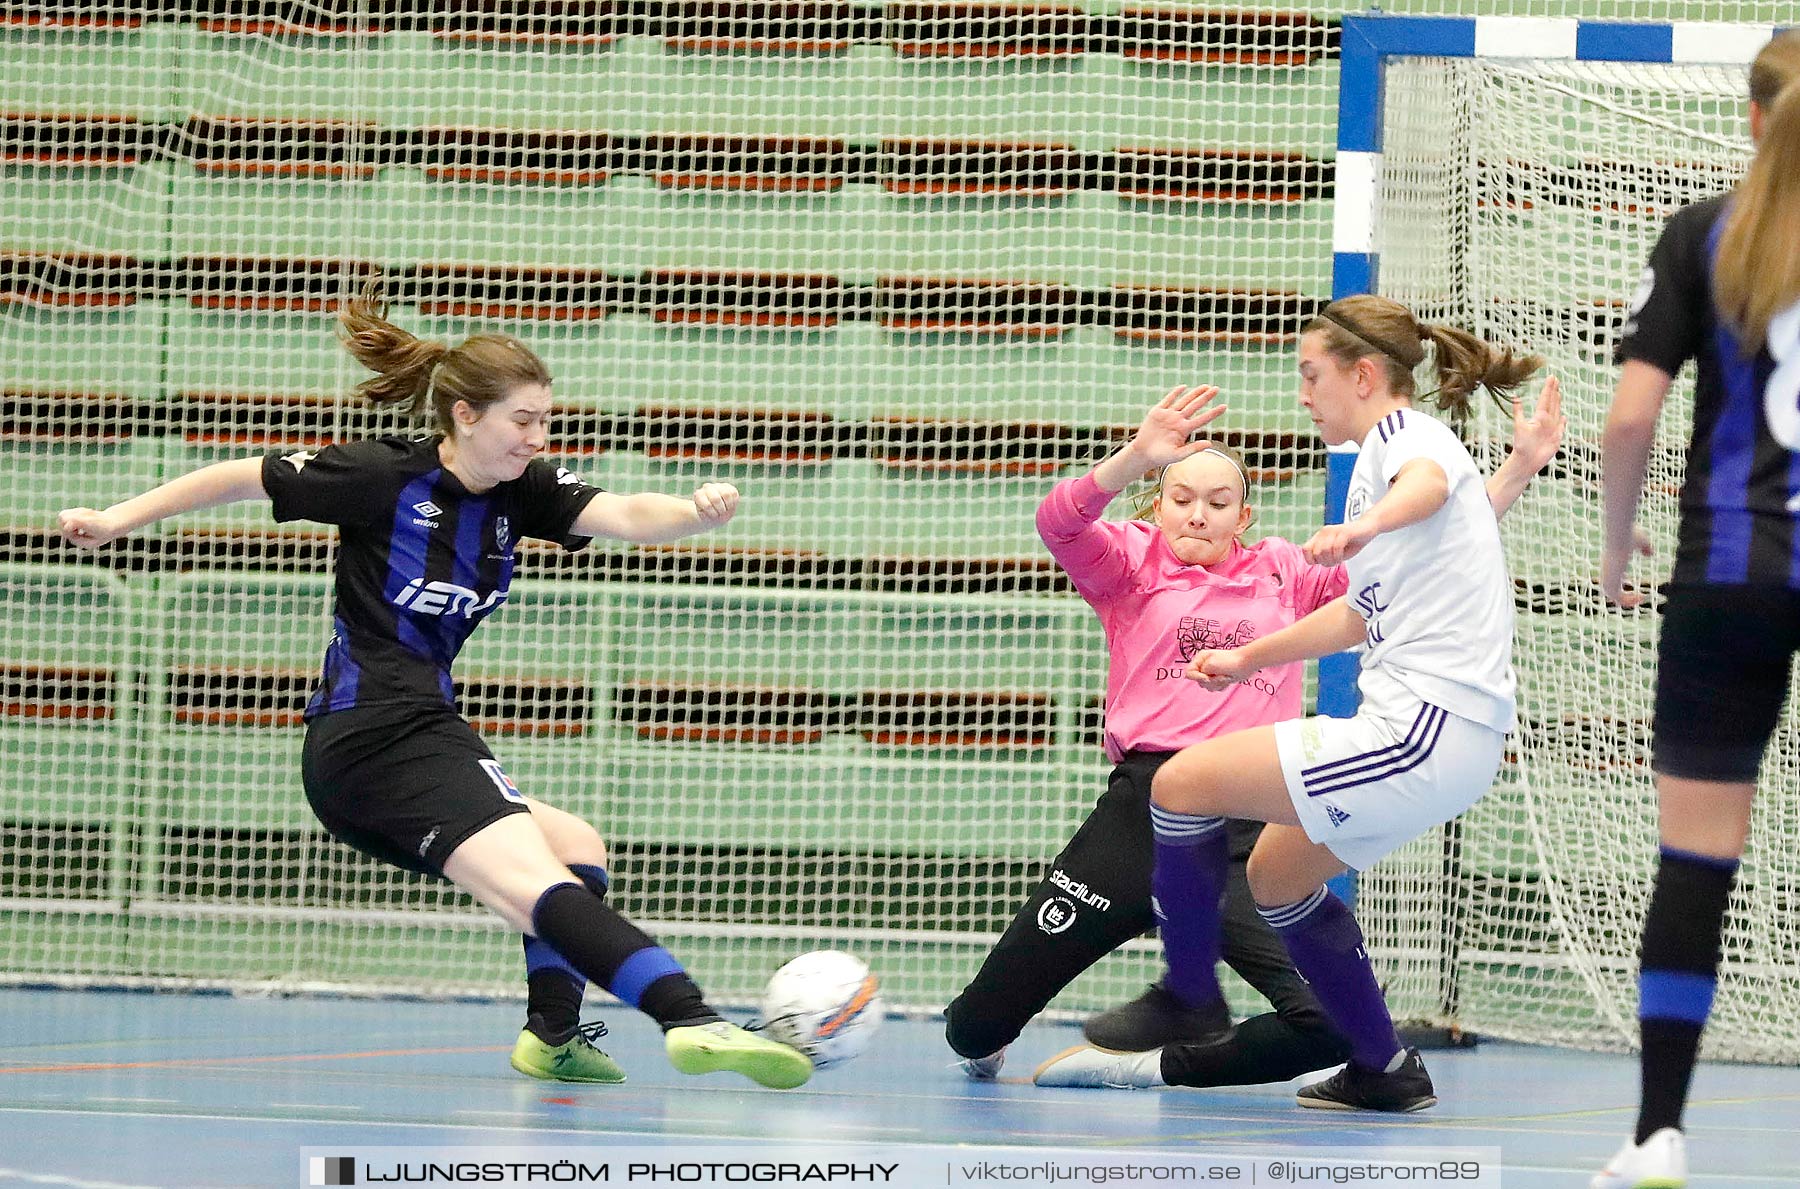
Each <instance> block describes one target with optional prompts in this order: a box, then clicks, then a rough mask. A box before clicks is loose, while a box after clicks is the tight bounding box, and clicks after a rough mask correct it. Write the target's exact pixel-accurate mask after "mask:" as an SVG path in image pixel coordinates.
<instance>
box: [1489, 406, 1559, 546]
mask: <svg viewBox="0 0 1800 1189" xmlns="http://www.w3.org/2000/svg"><path fill="white" fill-rule="evenodd" d="M1512 413H1513V448H1512V453H1511V454H1508V455H1507V456H1506V461H1505V462H1502V463H1501V464H1500V467H1499V469H1498V470H1496V471H1495V472H1494V473H1493V474H1492V475H1489V476H1488V481H1487V495H1488V503H1490V504H1492V505H1493V506H1494V519H1495V520H1499V519H1500V518H1501V517H1503V516H1505V515H1506V510H1507V509H1508V508H1510V507H1512V506H1513V502H1514V501H1515V500H1517V499H1518V498H1519V496H1520V494H1521V493H1522V492H1524V490H1525V488H1526V487H1527V486H1528V485H1529V484H1530V483H1531V481H1532V480H1533V479H1534V478H1536V477H1537V474H1538V472H1539V471H1541V470H1543V469H1544V468H1545V467H1547V466H1549V465H1550V460H1551V459H1552V458H1555V457H1556V452H1557V451H1558V450H1559V449H1561V448H1562V441H1563V431H1564V430H1566V429H1567V428H1568V425H1569V419H1568V418H1567V417H1565V416H1563V411H1562V382H1561V381H1560V380H1558V379H1557V378H1556V377H1555V376H1550V377H1549V378H1547V379H1546V380H1545V381H1544V386H1543V388H1541V389H1539V390H1538V398H1537V404H1536V405H1535V406H1534V407H1533V408H1532V410H1531V415H1530V416H1529V417H1527V416H1526V415H1525V406H1524V405H1523V404H1522V403H1521V402H1520V400H1519V398H1518V397H1517V396H1515V397H1513V398H1512Z"/></svg>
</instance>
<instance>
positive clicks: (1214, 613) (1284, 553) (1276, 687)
mask: <svg viewBox="0 0 1800 1189" xmlns="http://www.w3.org/2000/svg"><path fill="white" fill-rule="evenodd" d="M1112 498H1113V497H1112V495H1111V494H1109V493H1107V492H1105V491H1102V490H1101V489H1100V485H1099V484H1098V483H1096V482H1094V476H1093V474H1092V473H1091V472H1090V473H1089V474H1086V475H1082V476H1080V477H1079V478H1075V479H1065V480H1063V481H1062V482H1061V483H1058V484H1057V485H1056V486H1055V487H1054V488H1052V489H1051V490H1050V494H1049V495H1047V496H1045V497H1044V502H1043V503H1042V504H1040V505H1039V506H1038V514H1037V527H1038V535H1039V536H1041V537H1042V538H1043V539H1044V544H1045V545H1048V546H1049V547H1050V553H1051V555H1052V556H1054V557H1055V558H1056V561H1057V564H1058V565H1060V566H1062V568H1063V570H1064V571H1065V572H1067V574H1068V575H1069V577H1070V578H1071V579H1072V580H1073V581H1074V583H1075V589H1076V590H1078V591H1080V592H1081V597H1082V598H1084V599H1086V600H1087V601H1088V605H1089V606H1091V607H1093V609H1094V613H1095V614H1096V615H1098V616H1099V617H1100V622H1101V624H1102V625H1103V626H1104V627H1105V628H1106V647H1107V652H1108V654H1109V657H1110V659H1109V662H1108V665H1107V673H1106V754H1107V755H1108V756H1109V757H1110V758H1111V759H1113V760H1114V761H1115V762H1116V761H1117V760H1118V759H1119V758H1120V757H1121V756H1123V755H1124V754H1125V753H1126V752H1128V751H1133V750H1143V751H1179V750H1180V749H1181V748H1183V747H1187V746H1188V745H1190V744H1194V743H1199V742H1201V741H1203V740H1206V739H1211V738H1214V737H1216V736H1219V735H1223V734H1225V733H1226V732H1228V731H1236V730H1241V729H1243V728H1245V727H1259V726H1264V725H1267V724H1269V723H1276V722H1281V721H1282V720H1284V719H1289V718H1298V717H1300V714H1301V693H1302V685H1303V683H1304V679H1305V665H1304V664H1301V663H1295V664H1291V665H1283V666H1281V667H1279V668H1269V669H1264V670H1262V671H1261V672H1260V673H1257V674H1256V675H1255V676H1254V677H1252V678H1250V680H1248V681H1244V682H1239V683H1238V684H1237V685H1234V686H1232V687H1231V688H1230V689H1228V690H1225V691H1223V692H1222V693H1211V692H1209V691H1207V690H1204V689H1202V688H1201V687H1200V686H1199V685H1198V684H1196V683H1194V682H1192V681H1189V680H1187V679H1186V678H1184V677H1183V676H1182V672H1183V671H1184V670H1185V669H1186V668H1187V662H1188V660H1189V658H1191V657H1192V656H1193V655H1194V654H1195V653H1196V652H1199V651H1201V650H1202V649H1207V648H1235V647H1237V646H1238V645H1241V644H1247V643H1249V642H1250V641H1251V640H1254V639H1256V638H1258V637H1260V636H1266V635H1268V634H1269V633H1270V632H1273V631H1278V630H1279V629H1281V628H1284V627H1287V626H1288V625H1289V624H1291V623H1293V622H1295V621H1296V620H1299V619H1301V618H1303V617H1305V616H1306V615H1309V614H1311V613H1312V612H1313V611H1315V610H1317V609H1318V608H1319V607H1321V606H1323V605H1324V604H1326V603H1329V602H1330V601H1331V600H1332V599H1335V598H1337V597H1338V596H1339V595H1341V594H1343V593H1344V589H1345V578H1344V571H1343V569H1342V568H1341V567H1338V566H1315V565H1312V564H1311V563H1309V562H1308V561H1307V560H1306V559H1305V558H1304V557H1303V556H1301V553H1300V547H1299V546H1298V545H1295V544H1294V543H1293V542H1291V541H1284V540H1282V539H1281V538H1279V537H1266V538H1264V539H1263V540H1261V541H1258V542H1256V544H1254V545H1249V546H1244V545H1233V546H1232V550H1231V553H1230V554H1229V555H1228V556H1227V557H1226V558H1225V560H1224V561H1222V562H1220V563H1219V564H1218V565H1215V566H1212V567H1210V568H1208V567H1204V566H1197V565H1188V564H1186V563H1185V562H1182V561H1181V560H1180V559H1178V558H1177V557H1176V556H1175V554H1174V553H1173V552H1172V551H1171V550H1170V549H1169V543H1168V541H1167V540H1166V539H1164V537H1163V535H1162V530H1161V529H1159V528H1157V527H1156V526H1155V525H1154V524H1149V523H1147V522H1145V521H1141V520H1133V521H1126V522H1124V523H1115V522H1111V521H1104V520H1101V519H1100V514H1101V513H1102V512H1104V511H1105V510H1106V505H1107V504H1109V503H1110V502H1112Z"/></svg>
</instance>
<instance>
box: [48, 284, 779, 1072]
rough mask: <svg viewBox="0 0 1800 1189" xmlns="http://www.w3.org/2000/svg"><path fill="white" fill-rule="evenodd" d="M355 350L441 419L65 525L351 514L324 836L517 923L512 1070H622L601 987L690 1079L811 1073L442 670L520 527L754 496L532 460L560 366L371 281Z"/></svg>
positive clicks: (325, 760)
mask: <svg viewBox="0 0 1800 1189" xmlns="http://www.w3.org/2000/svg"><path fill="white" fill-rule="evenodd" d="M339 320H340V324H341V328H342V337H343V340H344V343H345V346H346V347H347V348H348V349H349V351H350V353H351V354H352V355H354V356H355V357H356V358H357V359H358V360H359V361H360V362H361V363H362V364H363V365H364V366H366V367H368V368H369V369H370V370H371V371H374V372H376V373H378V374H377V375H376V377H375V378H374V379H371V380H369V381H367V382H365V383H364V384H362V385H361V386H360V387H359V388H358V390H357V391H358V392H359V393H360V394H361V395H362V396H364V397H366V398H367V399H369V400H371V401H374V402H376V403H378V404H397V405H401V406H403V407H405V408H406V409H407V411H409V412H412V413H414V414H421V413H423V414H426V415H428V416H429V417H430V418H431V420H432V423H433V430H434V432H430V433H425V434H422V435H419V436H416V437H412V438H405V437H391V438H379V439H372V440H367V441H359V442H350V443H345V444H341V445H333V446H328V447H325V448H323V449H320V450H317V451H312V450H294V451H285V452H284V451H276V452H273V453H270V454H268V455H266V456H264V457H259V458H245V459H239V460H235V461H231V462H222V463H217V464H214V465H212V466H208V467H204V468H201V469H200V470H197V471H194V472H192V473H190V474H187V475H183V476H181V477H180V478H177V479H174V480H172V481H170V482H168V483H165V484H163V485H162V486H161V487H158V488H156V489H155V490H153V491H150V492H147V493H145V494H143V495H140V496H137V497H135V498H133V499H129V500H126V501H124V502H123V503H119V504H115V505H114V506H112V507H110V508H107V509H105V510H103V511H96V510H94V509H91V508H70V509H66V510H65V511H63V512H62V513H60V515H59V518H58V519H59V524H60V528H61V531H62V533H63V535H64V537H66V538H67V539H68V540H69V541H70V542H72V543H73V544H75V545H77V546H80V547H83V548H96V547H98V546H100V545H104V544H106V543H107V542H109V541H112V540H116V539H118V538H119V537H123V536H125V535H126V534H128V533H131V532H133V531H135V530H137V529H139V528H142V527H143V526H145V525H147V524H151V523H154V522H155V521H158V520H161V519H163V518H165V517H168V516H174V515H177V514H179V513H182V512H188V511H193V510H195V509H198V508H207V507H213V506H216V505H219V504H224V503H229V502H231V501H235V500H247V499H267V500H269V501H270V502H271V504H272V506H273V510H274V515H275V518H276V519H277V520H282V521H287V520H299V519H305V520H315V521H319V522H322V523H326V524H334V525H337V526H338V528H339V531H340V546H339V549H338V554H337V563H336V575H335V578H336V582H335V585H336V606H335V608H334V612H333V628H334V631H333V634H332V637H331V640H330V641H329V643H328V644H327V645H326V648H325V661H324V667H323V672H322V674H321V677H320V680H319V684H318V687H317V689H316V690H315V692H314V693H313V696H312V700H311V702H310V703H309V704H308V706H307V708H306V723H307V729H306V745H305V750H304V753H303V759H302V777H303V781H304V784H305V787H306V795H307V799H308V800H309V801H310V802H311V803H312V807H313V811H314V812H315V813H316V814H317V815H318V817H319V820H320V822H322V823H323V824H324V826H325V828H326V829H327V830H329V831H330V832H331V833H332V834H333V835H334V836H336V837H337V838H339V839H341V840H342V841H344V842H346V843H348V844H349V845H351V846H353V847H355V848H357V849H358V850H360V851H363V852H364V853H365V854H369V855H372V856H374V857H376V858H378V859H381V860H384V861H386V862H388V863H391V864H393V865H394V866H397V867H402V868H405V869H407V870H409V871H419V872H424V873H427V874H431V875H439V876H442V877H444V878H446V879H449V880H450V881H451V882H453V883H455V884H456V885H457V886H458V887H460V888H462V889H463V890H464V891H466V892H468V893H469V894H470V895H472V896H474V897H475V898H476V899H477V900H479V901H481V902H482V903H483V904H485V905H487V906H488V907H489V908H491V909H492V910H494V911H495V912H496V913H498V914H499V915H500V916H501V917H503V918H504V919H505V920H506V921H507V922H508V923H509V924H511V925H512V926H513V927H515V928H517V929H519V930H520V931H521V932H522V933H523V934H524V935H525V957H526V966H527V972H528V975H527V979H528V987H529V1004H528V1008H527V1011H528V1019H527V1025H526V1027H525V1030H524V1031H523V1032H521V1033H520V1036H519V1039H518V1042H517V1044H516V1045H515V1046H514V1049H513V1055H512V1063H513V1066H514V1067H515V1068H516V1069H518V1070H520V1071H521V1072H523V1073H528V1074H531V1075H532V1076H535V1077H541V1078H554V1079H558V1080H566V1081H585V1082H617V1081H622V1080H623V1079H624V1074H623V1073H622V1072H621V1071H620V1070H619V1068H618V1066H617V1065H616V1064H615V1063H614V1062H613V1061H612V1059H611V1058H610V1057H608V1056H606V1054H604V1053H602V1052H600V1051H599V1050H598V1049H596V1048H594V1047H593V1045H592V1043H591V1037H592V1034H593V1032H594V1031H595V1029H594V1028H592V1027H590V1028H589V1029H587V1030H583V1029H581V1028H580V1027H579V1013H580V1006H581V996H582V992H583V990H584V989H585V985H586V981H587V980H592V981H594V982H596V983H598V984H600V985H601V986H603V987H605V988H606V989H607V990H608V991H610V992H612V993H613V994H614V995H615V996H617V997H618V998H619V999H620V1000H622V1001H623V1002H625V1003H627V1004H629V1005H631V1006H633V1007H636V1008H637V1009H639V1010H640V1011H642V1012H644V1013H645V1014H647V1015H649V1016H650V1017H651V1018H653V1019H654V1020H656V1022H657V1023H658V1024H660V1025H661V1026H662V1028H663V1030H664V1034H665V1048H666V1050H667V1052H668V1054H669V1058H670V1060H671V1061H672V1062H673V1063H674V1065H675V1067H676V1068H677V1069H679V1070H681V1071H682V1072H684V1073H708V1072H713V1071H715V1070H734V1071H736V1072H739V1073H742V1074H744V1075H745V1076H747V1077H750V1078H752V1079H754V1080H755V1081H757V1082H760V1083H762V1084H763V1085H766V1086H774V1087H782V1088H785V1087H791V1086H797V1085H800V1084H802V1083H803V1082H805V1081H806V1080H807V1078H808V1077H809V1076H810V1075H811V1073H812V1064H811V1062H810V1061H809V1060H808V1059H807V1058H806V1056H805V1055H804V1054H802V1053H800V1052H799V1051H798V1050H795V1049H793V1048H789V1047H788V1046H785V1045H780V1044H776V1043H774V1042H772V1041H769V1040H765V1039H764V1038H762V1037H759V1036H753V1035H751V1034H750V1033H748V1032H745V1031H744V1030H743V1029H741V1028H738V1027H736V1026H734V1025H732V1024H729V1023H727V1022H725V1021H724V1020H723V1019H721V1018H720V1017H719V1015H718V1014H717V1013H716V1012H714V1011H713V1010H712V1009H711V1008H710V1007H709V1006H708V1005H707V1004H706V1002H705V1000H704V999H703V998H702V996H701V993H700V988H699V987H698V986H696V985H695V983H694V981H693V980H692V979H691V978H689V977H688V975H687V973H686V972H685V971H684V970H683V969H682V967H681V965H680V963H678V962H677V961H676V960H675V958H674V957H673V956H672V955H670V954H669V952H668V951H667V950H665V949H663V948H662V947H661V946H659V945H657V944H656V942H655V941H653V940H652V939H651V938H650V937H648V936H647V935H645V934H644V933H643V932H642V931H641V930H639V929H638V928H637V927H636V926H634V925H632V924H631V923H630V922H629V921H627V920H625V918H624V917H622V916H621V915H620V914H619V913H618V912H616V911H614V910H613V909H612V908H611V907H610V906H608V905H607V904H606V903H605V901H604V896H605V894H606V889H607V876H606V870H605V863H606V850H605V846H604V844H603V843H602V842H601V840H600V836H599V835H598V833H596V832H595V831H594V829H593V828H592V827H591V826H589V825H588V824H587V823H585V822H583V821H581V820H580V819H578V818H576V817H574V816H573V815H571V814H568V813H564V812H562V811H561V810H558V809H554V808H552V807H550V806H548V805H545V804H544V803H542V802H540V801H536V800H533V799H531V798H528V797H526V796H525V795H524V794H523V793H522V792H520V791H519V788H518V786H517V785H515V784H514V783H513V781H512V778H511V777H510V776H508V775H507V773H506V771H505V769H504V768H503V767H502V765H501V763H500V761H499V760H498V759H496V758H495V757H494V755H493V753H492V752H491V751H489V750H488V747H487V745H486V744H485V743H483V742H482V740H481V738H480V736H479V735H477V734H476V733H475V731H474V729H473V728H472V727H471V726H470V725H469V723H468V721H467V720H466V719H464V718H463V717H462V715H461V714H460V713H458V711H457V708H456V705H455V700H454V690H453V686H452V682H451V676H450V667H451V663H452V662H453V661H454V660H455V658H456V655H457V653H458V652H459V651H460V650H461V648H462V646H463V643H464V642H465V641H466V640H467V639H468V638H469V636H470V634H471V633H472V632H473V631H474V630H475V628H476V627H477V626H478V625H479V624H480V622H481V621H482V620H483V619H485V618H486V617H487V616H488V615H489V614H491V613H492V612H493V611H494V610H495V609H496V608H498V607H499V606H500V604H501V603H503V602H505V601H506V597H507V591H508V588H509V587H510V585H511V582H512V576H513V567H514V561H515V550H516V549H517V546H518V542H519V540H520V538H522V537H534V538H537V539H540V540H547V541H554V542H557V543H558V544H561V545H563V546H564V547H565V548H569V549H579V548H581V547H582V546H583V545H585V544H587V541H588V539H589V538H591V537H596V536H606V537H616V538H619V539H622V540H627V541H633V542H639V543H649V542H660V541H672V540H676V539H678V538H681V537H685V536H689V535H691V534H694V533H698V532H703V531H705V530H707V529H710V528H714V527H717V526H719V525H722V524H724V523H726V522H727V521H728V520H730V519H731V517H732V515H733V514H734V513H735V512H736V510H737V503H738V493H737V491H736V489H735V488H733V487H731V486H730V485H728V484H721V483H708V484H705V485H704V486H702V487H701V488H700V489H699V490H697V491H696V492H694V494H693V496H692V497H691V498H688V499H680V498H676V497H673V496H667V495H658V494H653V493H643V494H637V495H629V496H626V495H619V494H616V493H612V492H607V491H602V490H601V489H600V488H598V487H594V486H591V485H589V484H587V483H585V482H583V481H582V480H581V479H580V478H578V477H577V476H575V475H573V474H571V473H570V472H568V471H566V470H564V469H563V468H561V467H557V466H554V465H552V464H551V463H550V462H548V461H547V460H545V459H543V458H541V457H539V455H540V454H541V453H542V452H543V450H544V447H545V442H546V436H547V433H548V427H549V421H550V411H551V399H550V373H549V371H548V370H547V369H546V368H545V366H544V364H543V361H542V360H540V359H539V358H538V357H537V355H536V354H534V353H533V352H532V351H531V349H530V348H529V347H527V346H525V344H523V343H521V342H519V341H518V340H517V339H514V338H511V337H509V336H506V335H499V334H480V335H475V336H472V337H470V338H469V339H467V340H465V341H464V342H462V343H461V344H459V345H457V346H455V347H451V346H449V345H448V344H446V343H443V342H435V341H428V340H423V339H419V338H417V337H415V336H413V335H412V334H410V333H408V332H407V331H405V330H402V329H401V328H400V327H398V326H396V325H394V324H393V323H392V322H390V321H388V319H387V316H386V306H385V304H383V303H382V302H381V301H380V299H379V294H378V293H376V292H375V291H373V290H371V291H370V292H368V293H365V294H364V295H363V296H362V297H361V298H359V299H357V300H355V301H352V302H351V303H349V305H348V307H347V308H346V309H345V310H344V311H343V313H342V314H341V315H340V319H339Z"/></svg>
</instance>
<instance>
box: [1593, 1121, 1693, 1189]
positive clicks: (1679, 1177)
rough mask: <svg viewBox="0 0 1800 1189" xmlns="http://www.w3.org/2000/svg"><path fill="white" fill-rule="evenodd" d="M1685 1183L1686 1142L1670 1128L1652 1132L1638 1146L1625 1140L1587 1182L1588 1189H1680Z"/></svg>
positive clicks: (1679, 1133) (1677, 1132) (1678, 1133)
mask: <svg viewBox="0 0 1800 1189" xmlns="http://www.w3.org/2000/svg"><path fill="white" fill-rule="evenodd" d="M1686 1184H1687V1142H1686V1141H1685V1140H1683V1139H1682V1137H1681V1132H1679V1131H1677V1130H1675V1128H1673V1127H1665V1128H1663V1129H1662V1130H1661V1131H1656V1132H1652V1133H1651V1135H1650V1138H1649V1139H1647V1140H1645V1141H1644V1142H1643V1143H1641V1144H1634V1143H1632V1142H1631V1141H1629V1140H1627V1141H1626V1143H1625V1146H1624V1147H1622V1148H1620V1149H1619V1154H1618V1155H1617V1156H1614V1157H1613V1158H1612V1159H1611V1160H1609V1161H1607V1164H1606V1167H1605V1168H1603V1169H1601V1170H1600V1171H1599V1172H1597V1173H1595V1174H1594V1179H1593V1180H1591V1181H1589V1182H1588V1186H1589V1189H1683V1187H1684V1186H1685V1185H1686Z"/></svg>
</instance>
